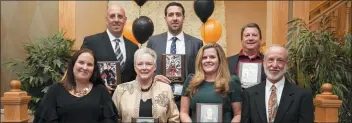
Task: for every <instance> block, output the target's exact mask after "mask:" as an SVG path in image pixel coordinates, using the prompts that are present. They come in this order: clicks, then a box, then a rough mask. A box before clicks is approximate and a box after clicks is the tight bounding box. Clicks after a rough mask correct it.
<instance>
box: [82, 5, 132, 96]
mask: <svg viewBox="0 0 352 123" xmlns="http://www.w3.org/2000/svg"><path fill="white" fill-rule="evenodd" d="M126 20H127V17H126V14H125V11H124V9H123V8H121V7H119V6H117V5H110V6H109V7H108V10H107V16H106V21H107V29H106V31H104V32H102V33H98V34H95V35H91V36H87V37H85V38H84V41H83V45H82V47H81V48H88V49H91V50H92V51H93V52H94V53H95V57H96V60H97V61H119V62H120V66H121V82H122V83H124V82H129V81H132V80H134V79H135V78H136V72H135V70H134V64H133V62H134V53H135V52H136V50H137V49H138V46H137V45H135V44H133V43H132V42H131V41H129V40H128V39H126V38H125V37H123V36H122V31H123V27H124V25H125V22H126ZM108 88H109V87H108ZM109 89H110V90H112V88H109Z"/></svg>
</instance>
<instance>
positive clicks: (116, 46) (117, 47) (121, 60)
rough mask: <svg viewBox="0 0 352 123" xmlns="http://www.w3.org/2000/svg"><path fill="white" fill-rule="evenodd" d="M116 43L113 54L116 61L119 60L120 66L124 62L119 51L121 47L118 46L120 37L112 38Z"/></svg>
mask: <svg viewBox="0 0 352 123" xmlns="http://www.w3.org/2000/svg"><path fill="white" fill-rule="evenodd" d="M114 41H115V43H116V45H115V56H116V59H117V61H119V62H120V67H121V68H122V66H123V65H124V64H125V62H124V61H123V54H122V52H121V48H120V44H119V42H120V39H115V40H114Z"/></svg>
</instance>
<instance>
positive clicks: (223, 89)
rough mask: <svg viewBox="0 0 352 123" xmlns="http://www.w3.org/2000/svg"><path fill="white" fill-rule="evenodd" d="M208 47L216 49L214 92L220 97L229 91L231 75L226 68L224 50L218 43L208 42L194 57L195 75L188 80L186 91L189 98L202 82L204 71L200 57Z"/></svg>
mask: <svg viewBox="0 0 352 123" xmlns="http://www.w3.org/2000/svg"><path fill="white" fill-rule="evenodd" d="M210 48H214V49H215V50H216V52H217V55H218V60H219V66H218V69H217V72H216V73H217V75H216V79H215V82H214V88H215V92H217V93H219V94H220V95H221V96H222V97H226V95H227V93H228V92H229V88H230V87H229V81H230V78H231V76H230V72H229V70H228V63H227V59H226V55H225V52H224V50H223V49H222V47H221V46H220V45H219V44H216V43H209V44H206V45H204V46H203V47H201V48H200V49H199V51H198V54H197V57H196V63H195V64H196V68H195V75H194V76H193V77H192V79H191V80H190V84H189V88H188V93H189V96H190V97H191V98H192V97H193V96H194V94H195V93H197V90H198V88H199V86H200V85H201V84H202V83H203V82H204V79H205V73H204V70H203V65H202V59H203V54H204V50H205V49H210Z"/></svg>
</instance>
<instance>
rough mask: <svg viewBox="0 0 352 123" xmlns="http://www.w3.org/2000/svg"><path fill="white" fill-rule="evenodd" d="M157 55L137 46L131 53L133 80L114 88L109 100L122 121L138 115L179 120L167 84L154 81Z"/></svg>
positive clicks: (163, 120)
mask: <svg viewBox="0 0 352 123" xmlns="http://www.w3.org/2000/svg"><path fill="white" fill-rule="evenodd" d="M156 57H157V56H156V53H155V51H153V50H152V49H150V48H146V47H144V48H141V49H138V50H137V51H136V52H135V54H134V68H135V71H136V73H137V76H136V79H135V80H133V81H131V82H127V83H123V84H120V85H118V86H117V87H116V90H115V92H114V94H113V97H112V100H113V101H114V103H115V105H116V107H117V110H118V111H119V116H120V118H121V122H132V120H133V119H138V118H139V117H148V118H158V120H159V121H160V122H179V121H180V120H179V111H178V109H177V106H176V104H175V102H174V99H173V97H174V95H173V93H172V90H171V87H170V85H168V84H166V83H163V82H158V81H154V80H153V78H154V72H155V70H156V59H157V58H156ZM136 121H138V120H136Z"/></svg>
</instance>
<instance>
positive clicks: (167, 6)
mask: <svg viewBox="0 0 352 123" xmlns="http://www.w3.org/2000/svg"><path fill="white" fill-rule="evenodd" d="M170 6H178V7H180V8H181V9H182V15H183V16H185V8H183V6H182V4H181V3H178V2H171V3H169V4H167V5H166V7H165V10H164V13H165V16H166V15H167V9H168V8H169V7H170Z"/></svg>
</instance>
